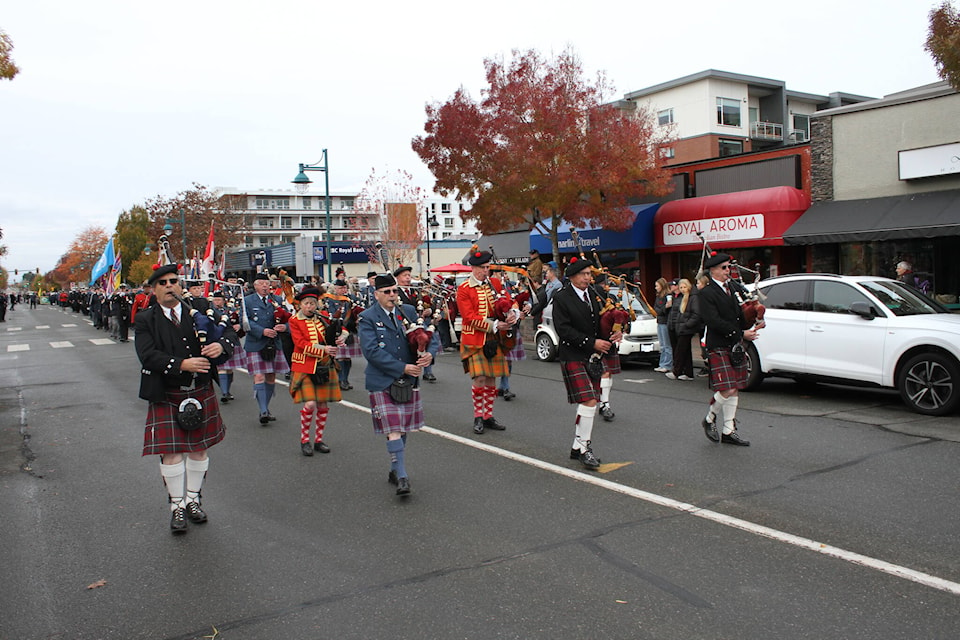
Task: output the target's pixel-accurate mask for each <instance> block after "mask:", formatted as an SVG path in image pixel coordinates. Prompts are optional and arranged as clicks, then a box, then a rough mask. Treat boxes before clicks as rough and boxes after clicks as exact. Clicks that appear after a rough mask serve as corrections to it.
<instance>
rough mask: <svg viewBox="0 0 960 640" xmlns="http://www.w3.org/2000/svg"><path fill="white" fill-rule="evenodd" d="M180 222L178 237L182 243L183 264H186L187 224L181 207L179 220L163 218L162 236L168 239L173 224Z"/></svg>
mask: <svg viewBox="0 0 960 640" xmlns="http://www.w3.org/2000/svg"><path fill="white" fill-rule="evenodd" d="M178 221H179V222H180V237H181V240H182V242H183V258H182V259H183V262H184V264H185V263H186V262H187V224H186V218H184V215H183V207H180V217H179V218H165V219H164V222H166V224H165V225H163V235H165V236H167V237H168V238H169V237H170V234H171V233H173V224H172V223H174V222H178Z"/></svg>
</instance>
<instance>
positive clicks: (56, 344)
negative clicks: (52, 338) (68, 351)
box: [50, 340, 73, 349]
mask: <svg viewBox="0 0 960 640" xmlns="http://www.w3.org/2000/svg"><path fill="white" fill-rule="evenodd" d="M50 346H51V347H53V348H54V349H65V348H67V347H72V346H73V343H72V342H70V341H69V340H64V341H63V342H51V343H50Z"/></svg>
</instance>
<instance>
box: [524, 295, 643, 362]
mask: <svg viewBox="0 0 960 640" xmlns="http://www.w3.org/2000/svg"><path fill="white" fill-rule="evenodd" d="M610 291H611V293H613V294H614V295H615V296H617V297H618V298H619V299H620V301H621V302H622V304H623V306H624V308H632V309H633V310H634V312H635V313H636V314H637V318H636V320H633V321H632V322H630V326H629V327H628V328H627V329H626V330H625V331H624V332H623V340H622V341H621V342H620V359H621V360H622V361H624V362H647V363H654V362H658V361H659V360H660V341H659V340H658V339H657V318H656V316H654V315H653V312H652V311H651V309H650V307H648V306H647V304H646V303H645V302H644V301H643V300H642V299H640V298H638V297H637V296H635V295H633V294H632V293H631V292H630V291H629V290H624V291H621V290H620V289H618V288H617V287H612V288H611V289H610ZM535 341H536V347H537V357H538V358H539V359H540V360H545V361H547V362H553V361H554V360H556V359H557V347H558V345H559V344H560V340H559V339H558V338H557V330H556V329H555V328H554V326H553V302H552V301H551V302H550V304H548V305H547V306H546V308H545V309H544V310H543V322H541V323H540V324H539V325H537V333H536V337H535Z"/></svg>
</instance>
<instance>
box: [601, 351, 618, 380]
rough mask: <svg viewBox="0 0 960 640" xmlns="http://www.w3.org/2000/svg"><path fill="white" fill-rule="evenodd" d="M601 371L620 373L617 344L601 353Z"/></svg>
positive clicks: (612, 373) (613, 373)
mask: <svg viewBox="0 0 960 640" xmlns="http://www.w3.org/2000/svg"><path fill="white" fill-rule="evenodd" d="M603 372H604V373H609V374H611V375H617V374H618V373H620V352H619V351H618V350H617V345H613V346H612V347H610V351H608V352H606V353H605V354H603Z"/></svg>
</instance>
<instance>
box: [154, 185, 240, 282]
mask: <svg viewBox="0 0 960 640" xmlns="http://www.w3.org/2000/svg"><path fill="white" fill-rule="evenodd" d="M245 208H246V196H245V195H241V196H223V197H221V196H219V195H217V194H216V193H214V192H213V191H211V190H210V189H208V188H207V187H205V186H203V185H200V184H197V183H193V188H192V189H186V190H184V191H181V192H179V193H178V194H176V195H175V196H173V197H170V198H167V197H164V196H159V195H158V196H157V197H156V198H151V199H150V200H147V201H146V203H145V204H144V209H146V212H147V215H148V217H149V220H150V224H149V231H148V233H149V237H150V239H151V240H150V242H154V243H155V242H156V241H157V239H158V238H159V237H160V235H161V234H162V233H163V227H164V225H165V224H167V220H170V221H171V222H170V224H171V225H172V226H173V232H172V234H171V236H170V238H169V240H170V249H171V251H172V252H173V256H174V259H175V261H176V262H177V263H180V264H183V263H185V262H187V261H189V260H190V259H191V258H193V256H194V255H195V254H199V256H200V258H201V259H202V258H203V252H204V250H205V249H206V247H207V237H208V236H209V234H210V223H211V222H213V223H214V241H215V242H216V245H217V247H218V251H220V250H223V249H224V248H226V247H231V246H235V245H237V244H238V241H239V239H240V238H241V237H242V232H243V228H244V219H243V215H242V214H240V213H239V211H240V210H242V209H245ZM181 210H182V211H183V218H184V228H185V231H184V229H181V228H180V212H181ZM184 232H185V233H186V245H187V256H186V257H184V256H183V255H181V254H182V253H183V243H184V240H183V234H184Z"/></svg>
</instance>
